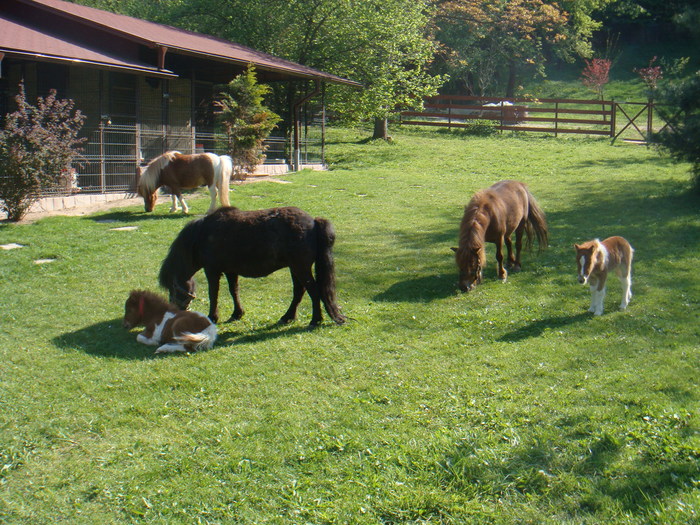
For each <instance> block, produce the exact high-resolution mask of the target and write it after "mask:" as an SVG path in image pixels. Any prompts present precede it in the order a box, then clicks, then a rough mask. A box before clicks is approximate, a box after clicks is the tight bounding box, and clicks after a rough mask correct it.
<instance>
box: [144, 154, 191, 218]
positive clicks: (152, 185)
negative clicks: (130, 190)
mask: <svg viewBox="0 0 700 525" xmlns="http://www.w3.org/2000/svg"><path fill="white" fill-rule="evenodd" d="M177 155H181V153H180V152H179V151H166V152H165V153H163V154H162V155H161V156H159V157H156V158H155V159H153V160H152V161H151V162H149V163H148V166H146V169H145V170H143V171H142V170H141V169H140V168H139V170H138V173H139V181H138V184H137V185H136V192H137V193H138V194H139V196H140V197H143V204H144V209H145V210H146V211H147V212H151V211H153V208H154V207H155V205H156V201H157V197H156V190H158V186H160V172H161V171H162V170H163V169H164V168H165V167H166V166H167V165H168V164H170V163H171V162H172V161H173V160H174V159H175V158H176V156H177Z"/></svg>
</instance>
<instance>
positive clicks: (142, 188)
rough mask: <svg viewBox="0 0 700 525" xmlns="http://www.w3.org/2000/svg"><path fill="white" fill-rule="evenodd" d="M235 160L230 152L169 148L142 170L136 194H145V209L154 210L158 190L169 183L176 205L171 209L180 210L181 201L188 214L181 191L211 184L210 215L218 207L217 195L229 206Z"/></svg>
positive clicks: (222, 202)
mask: <svg viewBox="0 0 700 525" xmlns="http://www.w3.org/2000/svg"><path fill="white" fill-rule="evenodd" d="M232 171H233V162H232V160H231V157H229V156H228V155H214V154H213V153H197V154H194V155H183V154H182V153H180V152H179V151H167V152H165V153H163V154H162V155H161V156H160V157H156V158H155V159H153V160H152V161H151V162H149V164H148V166H147V167H146V169H145V170H144V171H143V173H141V175H140V177H139V182H138V186H137V193H138V194H139V195H140V196H141V197H143V202H144V205H145V208H146V211H147V212H149V211H153V208H154V207H155V205H156V190H157V189H158V188H160V187H161V186H167V187H168V188H170V191H171V192H172V195H171V196H172V200H173V204H172V206H171V208H170V211H171V212H174V211H177V209H178V206H177V202H178V201H179V202H180V205H181V206H182V211H183V212H184V213H187V212H188V211H189V208H188V207H187V203H186V202H185V199H183V198H182V192H181V190H183V189H184V190H191V189H194V188H199V187H200V186H208V187H209V195H210V197H211V204H210V205H209V210H207V214H209V213H211V212H213V211H214V210H215V209H216V195H217V193H218V195H219V201H220V202H221V205H222V206H229V200H228V188H229V180H230V179H231V173H232Z"/></svg>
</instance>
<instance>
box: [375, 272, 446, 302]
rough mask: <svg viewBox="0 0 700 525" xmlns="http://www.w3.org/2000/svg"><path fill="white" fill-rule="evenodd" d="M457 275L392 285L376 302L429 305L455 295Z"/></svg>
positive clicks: (430, 276) (380, 294) (426, 278)
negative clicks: (403, 302) (404, 302)
mask: <svg viewBox="0 0 700 525" xmlns="http://www.w3.org/2000/svg"><path fill="white" fill-rule="evenodd" d="M455 283H456V272H455V275H439V274H436V275H427V276H425V277H418V278H416V279H407V280H405V281H399V282H396V283H394V284H392V285H391V286H390V287H389V288H387V289H386V290H385V291H383V292H381V293H379V294H377V295H375V296H374V297H373V300H374V301H386V302H394V301H406V302H412V303H429V302H431V301H435V300H438V299H444V298H445V297H450V296H451V295H454V293H455V290H456V286H455Z"/></svg>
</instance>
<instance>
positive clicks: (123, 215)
mask: <svg viewBox="0 0 700 525" xmlns="http://www.w3.org/2000/svg"><path fill="white" fill-rule="evenodd" d="M199 217H203V215H201V216H200V215H196V214H191V215H184V214H183V213H180V212H176V213H169V214H167V215H164V214H163V215H161V214H159V213H153V212H145V211H136V212H134V211H124V210H122V211H111V212H107V213H101V214H96V215H90V216H89V217H85V218H84V220H89V221H92V222H114V223H119V222H124V223H127V222H145V221H156V220H168V221H169V220H182V219H189V220H192V219H197V218H199Z"/></svg>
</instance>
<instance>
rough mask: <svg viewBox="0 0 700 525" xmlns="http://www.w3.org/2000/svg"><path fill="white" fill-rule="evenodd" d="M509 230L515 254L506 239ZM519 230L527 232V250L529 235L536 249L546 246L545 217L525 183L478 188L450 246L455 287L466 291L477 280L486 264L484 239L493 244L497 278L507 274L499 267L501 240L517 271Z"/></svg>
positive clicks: (520, 244) (479, 280) (500, 263)
mask: <svg viewBox="0 0 700 525" xmlns="http://www.w3.org/2000/svg"><path fill="white" fill-rule="evenodd" d="M513 232H515V257H513V246H512V242H511V239H510V236H511V234H512V233H513ZM523 233H525V234H527V245H526V246H527V248H528V249H529V248H530V247H531V246H532V242H533V236H536V237H537V242H538V245H539V248H540V250H541V249H543V248H545V247H546V246H547V237H548V231H547V220H546V218H545V215H544V212H543V211H542V209H541V208H540V207H539V205H538V204H537V202H536V201H535V199H534V197H533V196H532V194H531V193H530V191H529V190H528V189H527V186H525V184H523V183H522V182H517V181H512V180H504V181H501V182H497V183H496V184H494V185H493V186H491V187H490V188H487V189H485V190H481V191H478V192H477V193H476V194H475V195H474V197H473V198H472V200H471V201H470V202H469V204H468V205H467V206H466V208H465V209H464V217H463V218H462V223H461V225H460V228H459V247H458V248H452V250H454V252H455V254H456V255H455V259H456V261H457V267H458V268H459V289H460V290H462V291H463V292H468V291H469V290H472V289H473V288H474V287H475V286H476V285H477V284H478V283H480V282H481V279H482V269H483V267H484V266H485V265H486V252H485V250H484V243H486V242H492V243H494V244H495V245H496V261H497V262H498V277H499V278H500V279H501V280H502V281H503V282H505V281H506V279H507V276H508V272H506V270H505V268H504V267H503V242H505V243H506V249H507V250H508V265H509V266H510V268H511V269H512V270H513V271H515V272H517V271H519V270H520V266H521V265H520V251H521V249H522V244H523V242H522V241H523ZM533 234H534V235H533Z"/></svg>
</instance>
